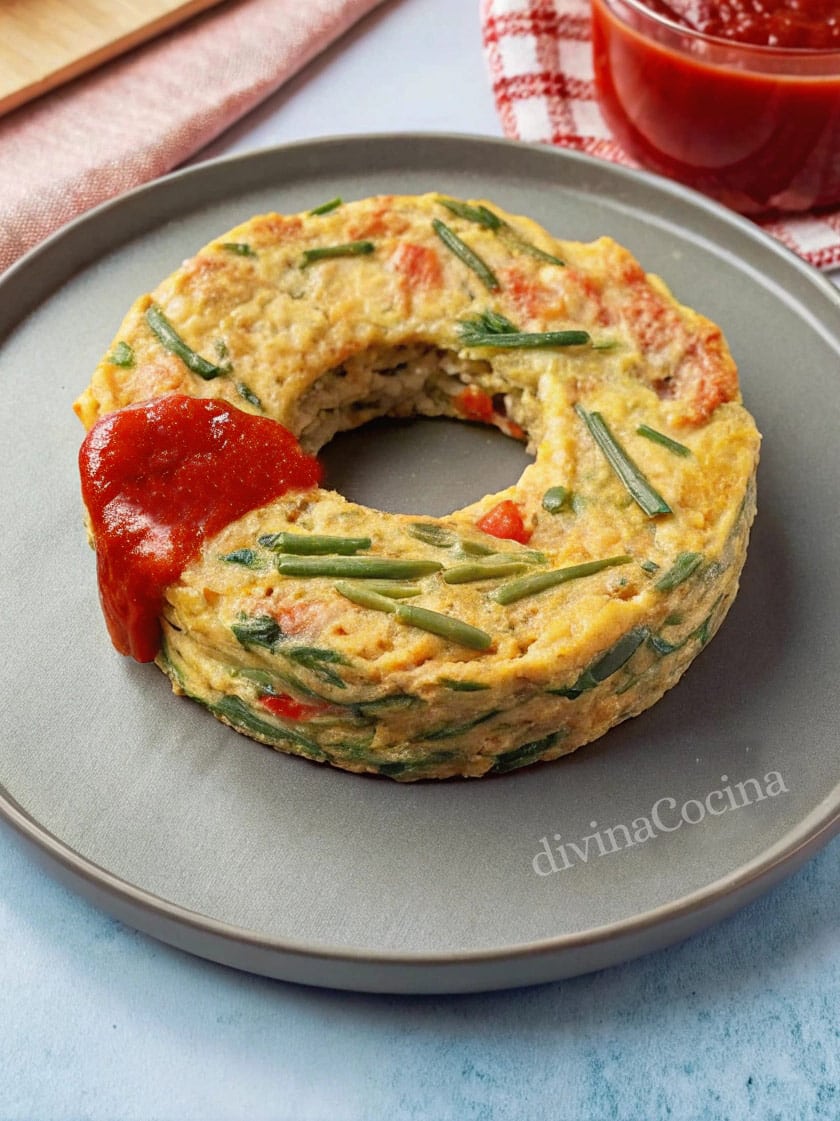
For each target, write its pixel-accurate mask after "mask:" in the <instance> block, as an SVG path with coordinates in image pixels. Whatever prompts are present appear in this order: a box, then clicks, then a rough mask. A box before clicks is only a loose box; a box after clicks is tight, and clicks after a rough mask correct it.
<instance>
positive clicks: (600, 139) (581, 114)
mask: <svg viewBox="0 0 840 1121" xmlns="http://www.w3.org/2000/svg"><path fill="white" fill-rule="evenodd" d="M481 15H482V29H483V37H484V48H485V52H486V55H487V61H488V65H489V67H490V76H491V79H492V82H493V94H494V96H495V99H496V107H497V108H498V111H499V115H500V117H501V119H502V127H503V128H504V131H505V134H506V135H507V136H511V137H514V138H515V139H517V140H529V141H536V142H539V143H546V144H558V145H560V146H561V147H564V148H575V149H577V150H578V151H582V152H588V153H589V154H590V155H593V156H601V157H603V158H604V159H608V160H612V161H613V162H615V163H621V164H625V165H627V166H628V167H638V164H636V163H635V162H634V161H633V160H632V159H631V158H630V157H629V156H628V155H626V154H625V153H624V152H623V151H622V149H621V147H620V146H619V145H618V144H617V143H616V141H615V140H614V139H613V137H612V135H611V133H610V130H609V129H608V128H607V125H606V122H605V121H604V118H603V117H602V116H601V112H600V110H599V108H598V103H597V101H596V96H595V85H594V81H593V74H592V56H591V48H590V43H589V3H588V0H482V3H481ZM760 224H761V225H762V226H763V228H764V229H765V230H767V231H768V232H769V233H771V234H773V235H775V237H777V238H778V239H779V240H780V241H782V242H783V243H784V244H785V245H787V247H788V248H789V249H792V250H794V252H796V253H798V254H799V255H800V256H801V257H804V258H805V260H806V261H809V262H810V263H811V264H812V265H816V267H817V268H821V269H828V268H833V267H835V266H837V265H840V209H838V210H836V211H834V212H833V213H825V212H823V213H821V214H820V215H819V216H816V215H809V214H803V215H799V216H797V217H795V218H785V219H784V220H774V221H767V222H762V223H760Z"/></svg>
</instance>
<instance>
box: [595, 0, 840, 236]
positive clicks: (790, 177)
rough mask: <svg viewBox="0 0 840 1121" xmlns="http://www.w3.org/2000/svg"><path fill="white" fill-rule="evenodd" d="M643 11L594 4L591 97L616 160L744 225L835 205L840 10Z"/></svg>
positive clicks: (618, 0)
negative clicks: (688, 190)
mask: <svg viewBox="0 0 840 1121" xmlns="http://www.w3.org/2000/svg"><path fill="white" fill-rule="evenodd" d="M644 4H645V7H647V8H648V9H649V10H650V11H651V12H653V13H656V14H655V15H651V16H650V17H647V16H644V15H641V14H639V13H638V12H636V11H635V10H634V9H631V8H630V7H629V5H627V4H625V3H624V2H623V0H593V5H592V46H593V58H594V67H595V82H596V87H597V91H598V98H599V102H600V105H601V109H602V111H603V113H604V116H605V117H606V119H607V123H608V124H609V126H610V128H611V130H612V131H613V133H614V134H615V136H616V139H617V140H618V141H619V142H620V143H621V145H622V147H623V148H624V149H625V151H627V152H628V153H629V154H630V155H631V156H633V157H634V158H635V159H637V160H638V161H639V162H640V163H642V164H643V165H645V166H646V167H650V168H652V169H653V170H654V171H658V172H660V173H661V174H663V175H666V176H668V177H670V178H672V179H677V180H680V181H681V182H683V183H687V184H688V185H689V186H692V187H697V188H699V189H700V190H701V191H705V192H706V193H707V194H709V195H712V196H713V197H715V198H717V199H719V200H720V201H722V202H724V203H726V204H727V205H729V206H732V207H734V208H735V209H736V210H740V211H741V212H742V213H745V214H762V213H764V214H772V213H776V212H785V211H801V210H808V209H811V208H812V207H819V206H827V205H830V204H832V203H834V202H836V201H838V200H840V159H838V156H837V153H838V152H840V2H838V0H834V2H827V0H762V2H761V3H757V2H754V0H728V2H727V3H711V2H709V0H644ZM657 16H666V17H667V19H668V20H669V21H670V23H671V24H672V25H676V26H671V27H668V26H666V25H665V24H664V23H662V22H660V20H659V19H657ZM681 29H685V30H684V31H683V30H681ZM689 29H691V30H689ZM695 31H700V32H702V33H704V34H705V35H708V36H712V37H713V38H709V39H705V40H702V41H700V43H699V44H698V41H697V40H695V39H694V37H693V34H694V32H695ZM835 52H837V53H835Z"/></svg>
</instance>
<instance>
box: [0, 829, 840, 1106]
mask: <svg viewBox="0 0 840 1121" xmlns="http://www.w3.org/2000/svg"><path fill="white" fill-rule="evenodd" d="M838 882H840V843H838V842H837V841H835V842H833V843H832V844H831V845H830V846H829V847H828V848H827V849H826V850H824V851H823V852H822V853H821V854H819V855H818V856H817V857H816V858H815V859H814V860H812V861H811V862H810V863H809V864H808V865H806V866H805V868H803V869H802V870H801V871H800V872H799V873H797V874H796V875H795V876H793V877H792V878H791V879H789V880H787V881H786V882H784V883H783V884H781V885H780V886H778V887H777V888H775V889H774V890H773V891H772V892H771V893H770V894H768V895H766V896H764V897H763V898H762V899H760V900H758V901H757V902H755V903H754V904H752V905H751V906H750V907H748V908H746V909H745V910H743V911H742V912H740V913H739V914H737V915H735V916H734V917H733V918H731V919H729V920H727V921H726V922H724V923H721V924H719V925H718V926H716V927H714V928H712V929H711V930H709V931H707V932H705V933H704V934H701V935H698V936H695V937H694V938H692V939H690V940H689V941H688V942H685V943H683V944H681V945H679V946H675V947H673V948H671V949H669V950H666V951H664V952H662V953H658V954H654V955H651V956H649V957H646V958H643V959H641V960H639V961H636V962H631V963H629V964H627V965H624V966H620V967H616V968H613V969H608V970H604V971H603V972H601V973H597V974H593V975H590V976H588V977H581V978H576V979H574V980H570V981H564V982H559V983H557V984H552V985H543V986H540V987H539V988H534V989H518V990H515V991H512V992H506V993H494V994H486V995H479V996H466V997H381V996H362V995H354V994H350V993H339V992H330V991H322V990H317V989H306V988H302V987H298V986H294V985H288V984H283V983H281V982H275V981H268V980H265V979H262V978H257V977H251V976H248V975H245V974H239V973H236V972H234V971H233V970H229V969H225V968H223V967H221V966H216V965H213V964H210V963H207V962H204V961H201V960H199V959H196V958H192V957H190V956H188V955H186V954H182V953H180V952H179V951H177V950H172V949H170V948H169V947H167V946H164V945H161V944H159V943H157V942H155V941H153V940H152V939H150V938H147V937H145V936H144V935H141V934H137V933H136V932H134V931H132V930H129V929H128V928H126V927H124V926H123V925H122V924H121V923H118V922H115V921H113V920H112V919H110V918H108V917H107V916H105V915H104V914H102V913H101V912H99V911H97V910H96V909H94V908H92V907H90V906H88V905H87V904H86V903H85V902H83V901H82V900H81V899H79V898H78V897H77V896H76V895H74V894H73V893H72V892H69V891H67V890H66V889H64V888H63V887H61V886H59V885H58V884H56V883H54V882H53V881H52V880H51V879H49V878H48V877H46V876H45V873H44V872H43V871H42V870H41V868H40V864H39V863H38V862H37V861H36V860H35V859H34V857H33V855H32V853H31V852H30V850H29V848H28V847H27V846H25V845H24V844H23V843H22V842H21V841H20V840H19V839H18V838H17V837H16V835H15V834H13V832H12V831H11V830H10V829H9V828H8V827H7V826H5V825H4V826H2V827H0V945H2V946H5V947H9V946H18V947H19V946H25V947H26V949H25V951H24V952H23V953H18V954H17V955H16V956H11V955H9V954H8V952H7V953H5V954H4V955H3V957H2V958H1V959H0V993H2V997H0V1118H2V1121H7V1119H8V1121H30V1119H31V1121H45V1119H60V1118H67V1119H71V1118H72V1119H74V1121H99V1119H102V1121H111V1119H113V1118H116V1117H119V1118H121V1119H122V1118H125V1119H134V1118H136V1119H138V1121H158V1119H170V1118H171V1119H180V1121H189V1119H192V1118H195V1119H196V1121H199V1119H200V1121H209V1119H214V1118H242V1119H248V1121H261V1119H269V1118H270V1119H273V1121H285V1119H288V1121H328V1119H329V1121H345V1119H347V1121H350V1119H352V1121H363V1119H364V1121H367V1119H373V1118H389V1119H393V1121H400V1119H403V1118H405V1119H409V1118H417V1119H420V1118H422V1119H426V1118H428V1119H440V1121H447V1119H449V1118H453V1119H455V1118H457V1119H459V1121H498V1119H501V1118H523V1119H529V1121H541V1119H543V1118H545V1119H551V1121H578V1119H580V1121H605V1119H608V1118H615V1119H620V1121H635V1119H637V1118H638V1119H639V1121H654V1119H659V1118H666V1117H674V1118H679V1119H681V1121H683V1119H684V1121H694V1119H697V1121H701V1119H702V1121H732V1119H737V1118H760V1119H762V1121H771V1119H773V1121H775V1119H778V1121H797V1119H800V1118H801V1119H811V1118H815V1119H816V1118H826V1119H830V1121H836V1119H837V1118H838V1117H840V1024H838V1009H840V942H839V941H838V935H837V932H838V928H840V895H838V892H837V884H838ZM57 955H58V957H59V961H60V969H59V970H58V971H57V970H56V967H55V966H56V957H57Z"/></svg>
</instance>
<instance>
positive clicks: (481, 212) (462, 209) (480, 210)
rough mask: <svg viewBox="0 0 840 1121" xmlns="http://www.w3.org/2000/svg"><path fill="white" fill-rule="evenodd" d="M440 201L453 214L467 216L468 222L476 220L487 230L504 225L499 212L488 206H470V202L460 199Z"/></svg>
mask: <svg viewBox="0 0 840 1121" xmlns="http://www.w3.org/2000/svg"><path fill="white" fill-rule="evenodd" d="M438 202H439V203H440V204H441V206H445V207H446V209H447V210H448V211H450V212H451V213H452V214H456V215H457V216H458V217H459V218H465V219H466V220H467V221H468V222H475V223H476V224H477V225H479V226H484V228H485V229H486V230H498V229H499V227H500V226H502V225H504V223H503V222H502V219H501V218H500V217H499V216H498V214H494V213H493V211H492V210H488V208H487V207H486V206H470V204H469V203H468V202H461V200H460V199H444V198H440V199H438Z"/></svg>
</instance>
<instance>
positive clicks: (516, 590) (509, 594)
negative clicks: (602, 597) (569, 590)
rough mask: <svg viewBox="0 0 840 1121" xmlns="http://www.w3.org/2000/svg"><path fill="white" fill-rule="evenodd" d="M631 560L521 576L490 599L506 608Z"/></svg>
mask: <svg viewBox="0 0 840 1121" xmlns="http://www.w3.org/2000/svg"><path fill="white" fill-rule="evenodd" d="M632 559H633V558H632V557H630V556H627V555H626V554H623V555H621V556H617V557H606V558H605V559H604V560H596V561H585V562H584V563H583V564H573V565H570V567H568V568H554V569H551V570H550V571H549V572H534V573H532V574H531V575H530V576H523V577H522V578H521V579H520V580H512V581H511V583H510V584H503V585H502V586H501V588H497V589H496V591H494V592H491V593H490V598H491V599H492V600H495V602H496V603H501V604H502V605H503V606H507V605H508V604H510V603H517V602H518V601H519V600H520V599H526V598H527V597H528V596H533V595H537V594H538V593H539V592H544V591H547V590H548V589H549V588H556V587H557V585H558V584H566V583H568V581H569V580H579V579H580V578H581V577H583V576H593V575H594V574H595V573H596V572H601V571H602V570H603V569H605V568H614V567H616V566H617V565H622V564H629V563H630V561H631V560H632Z"/></svg>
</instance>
